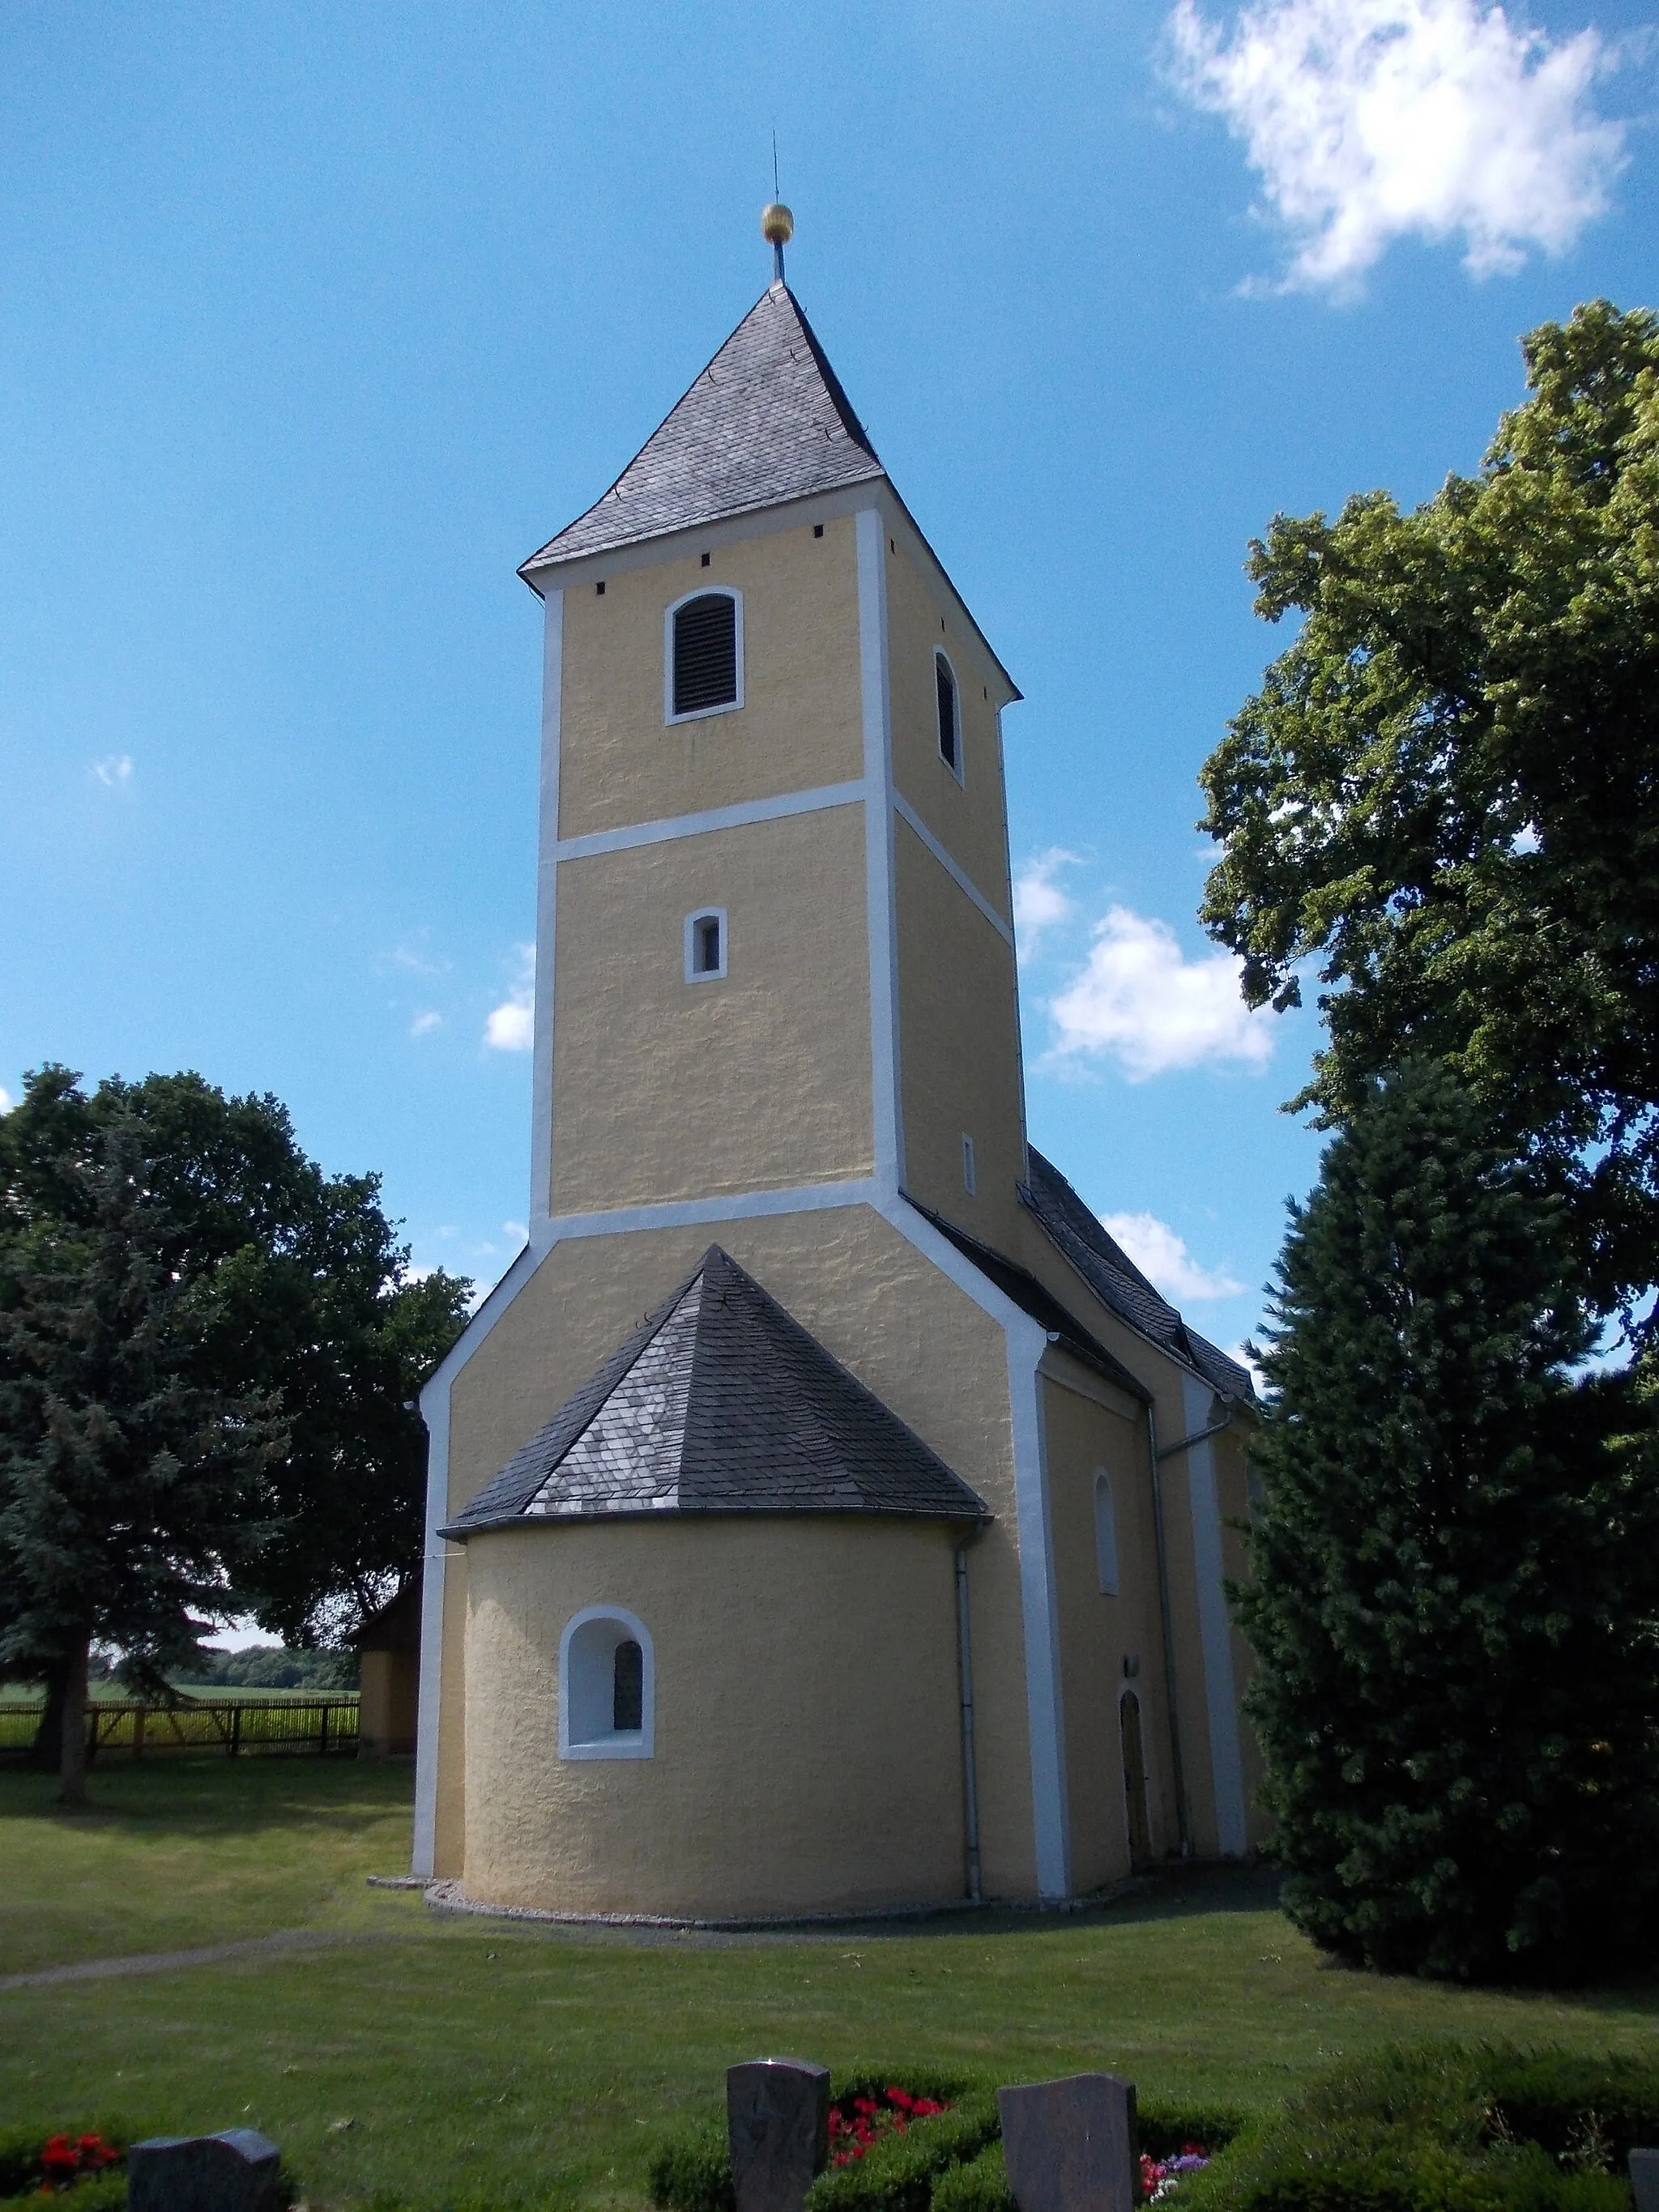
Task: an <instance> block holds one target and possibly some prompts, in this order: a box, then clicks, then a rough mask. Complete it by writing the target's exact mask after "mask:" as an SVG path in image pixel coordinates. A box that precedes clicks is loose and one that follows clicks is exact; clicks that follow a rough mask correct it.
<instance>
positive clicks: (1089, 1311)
mask: <svg viewBox="0 0 1659 2212" xmlns="http://www.w3.org/2000/svg"><path fill="white" fill-rule="evenodd" d="M1021 1213H1022V1219H1021V1224H1020V1233H1019V1242H1018V1247H1017V1249H1016V1253H1015V1256H1016V1257H1018V1259H1019V1260H1020V1261H1022V1262H1023V1263H1024V1266H1026V1267H1029V1268H1030V1271H1031V1273H1033V1274H1034V1275H1035V1276H1036V1278H1037V1279H1038V1281H1039V1282H1041V1283H1042V1284H1044V1285H1046V1286H1047V1287H1048V1289H1049V1290H1051V1291H1053V1292H1054V1295H1055V1297H1058V1298H1060V1300H1061V1301H1062V1303H1063V1304H1066V1306H1067V1307H1069V1309H1070V1310H1071V1311H1072V1312H1073V1313H1074V1314H1075V1315H1076V1316H1077V1317H1078V1319H1079V1321H1080V1322H1083V1324H1084V1325H1085V1328H1088V1329H1090V1330H1091V1332H1092V1334H1094V1335H1095V1336H1096V1337H1097V1338H1098V1340H1100V1342H1101V1343H1102V1344H1103V1345H1104V1346H1105V1347H1106V1349H1107V1350H1108V1351H1109V1352H1111V1353H1112V1354H1113V1355H1114V1356H1115V1358H1118V1359H1120V1360H1121V1361H1122V1363H1123V1364H1124V1366H1126V1367H1127V1369H1128V1370H1129V1372H1130V1373H1131V1374H1132V1375H1133V1376H1135V1378H1136V1380H1137V1381H1138V1382H1139V1383H1142V1384H1143V1385H1144V1386H1145V1387H1146V1389H1149V1390H1150V1391H1151V1392H1152V1400H1153V1414H1154V1418H1155V1419H1156V1422H1157V1426H1158V1441H1159V1443H1160V1445H1164V1444H1169V1443H1174V1442H1175V1441H1176V1439H1177V1438H1178V1437H1182V1436H1184V1435H1186V1433H1187V1429H1188V1424H1187V1419H1186V1413H1185V1409H1184V1407H1183V1404H1182V1369H1181V1368H1180V1367H1179V1366H1177V1364H1176V1362H1175V1361H1174V1360H1172V1359H1170V1358H1168V1357H1167V1355H1165V1354H1164V1352H1160V1351H1159V1350H1158V1347H1157V1346H1154V1345H1152V1344H1149V1343H1148V1342H1147V1341H1146V1339H1145V1338H1144V1337H1141V1336H1139V1335H1137V1334H1136V1333H1135V1332H1134V1330H1133V1329H1131V1328H1127V1327H1126V1326H1125V1324H1124V1323H1123V1322H1121V1321H1120V1320H1119V1319H1118V1317H1117V1316H1116V1315H1115V1313H1113V1312H1112V1311H1111V1310H1110V1309H1109V1307H1106V1306H1104V1305H1103V1304H1101V1303H1100V1301H1099V1300H1098V1299H1097V1297H1095V1295H1094V1293H1093V1292H1092V1291H1091V1290H1090V1289H1089V1287H1088V1285H1086V1283H1085V1280H1084V1279H1083V1277H1082V1276H1081V1275H1079V1273H1077V1272H1076V1270H1075V1269H1074V1268H1073V1267H1071V1266H1070V1264H1069V1263H1068V1262H1067V1261H1066V1260H1065V1259H1064V1258H1063V1257H1062V1256H1061V1255H1060V1253H1059V1252H1057V1251H1056V1250H1055V1249H1054V1246H1053V1245H1052V1244H1051V1243H1049V1242H1048V1238H1047V1237H1045V1236H1044V1235H1043V1233H1042V1230H1041V1229H1040V1228H1039V1227H1038V1226H1037V1225H1036V1222H1035V1221H1034V1220H1033V1219H1032V1218H1031V1217H1030V1214H1029V1213H1027V1212H1025V1211H1024V1209H1023V1208H1022V1209H1021ZM1224 1464H1225V1462H1222V1461H1221V1460H1219V1459H1218V1462H1217V1473H1218V1489H1219V1495H1220V1500H1221V1510H1222V1515H1223V1517H1224V1520H1225V1518H1226V1517H1227V1516H1230V1515H1231V1514H1233V1513H1234V1512H1236V1511H1237V1510H1242V1505H1243V1478H1242V1474H1240V1476H1239V1477H1238V1478H1237V1483H1236V1485H1235V1486H1231V1487H1230V1486H1229V1484H1228V1482H1227V1480H1225V1478H1224V1477H1222V1473H1221V1470H1222V1468H1223V1466H1224ZM1162 1480H1163V1489H1164V1530H1165V1536H1166V1541H1167V1547H1168V1553H1169V1565H1170V1626H1171V1632H1172V1636H1173V1639H1174V1644H1175V1653H1176V1684H1175V1706H1176V1721H1177V1724H1178V1728H1179V1732H1180V1737H1181V1752H1182V1770H1183V1772H1184V1775H1185V1778H1186V1784H1187V1805H1188V1820H1189V1822H1190V1825H1191V1831H1192V1842H1193V1848H1194V1852H1195V1853H1196V1855H1197V1856H1198V1857H1200V1858H1212V1857H1215V1856H1216V1854H1217V1851H1218V1848H1219V1844H1218V1827H1217V1821H1216V1809H1215V1785H1214V1779H1213V1771H1212V1765H1211V1759H1210V1720H1209V1706H1208V1703H1207V1699H1206V1689H1205V1675H1204V1643H1203V1635H1202V1632H1201V1630H1200V1622H1199V1610H1198V1591H1197V1582H1196V1570H1195V1566H1194V1556H1193V1516H1192V1500H1191V1494H1190V1492H1189V1491H1188V1479H1187V1462H1186V1459H1185V1456H1184V1455H1181V1454H1176V1455H1175V1456H1174V1457H1173V1458H1171V1459H1167V1460H1165V1461H1164V1463H1163V1469H1162ZM1236 1500H1237V1503H1236V1502H1235V1501H1236ZM1227 1542H1228V1540H1227V1538H1226V1537H1225V1533H1224V1559H1225V1564H1226V1565H1227V1568H1228V1571H1230V1572H1231V1571H1234V1570H1235V1569H1236V1568H1237V1566H1238V1565H1240V1564H1241V1556H1240V1554H1239V1553H1237V1552H1236V1551H1234V1550H1232V1549H1230V1548H1227ZM1240 1641H1241V1639H1240V1638H1238V1636H1237V1632H1236V1631H1235V1632H1233V1637H1232V1648H1233V1652H1234V1667H1235V1680H1236V1681H1237V1682H1238V1683H1239V1684H1241V1685H1242V1683H1243V1680H1244V1676H1243V1674H1242V1673H1240V1672H1239V1671H1238V1656H1237V1655H1238V1649H1239V1644H1240ZM1142 1707H1143V1714H1144V1718H1145V1732H1146V1759H1147V1765H1148V1768H1149V1770H1151V1771H1154V1772H1155V1771H1158V1767H1159V1765H1160V1764H1162V1763H1165V1762H1167V1759H1168V1743H1169V1737H1168V1718H1167V1710H1166V1709H1165V1708H1164V1706H1163V1705H1161V1704H1159V1705H1158V1706H1157V1707H1156V1708H1154V1706H1153V1704H1152V1701H1151V1700H1149V1699H1143V1700H1142ZM1239 1726H1240V1741H1241V1747H1243V1741H1244V1738H1245V1737H1246V1736H1248V1734H1249V1724H1248V1723H1246V1722H1244V1721H1243V1720H1242V1719H1241V1721H1240V1723H1239ZM1245 1759H1246V1781H1247V1784H1248V1781H1249V1772H1250V1769H1249V1752H1248V1751H1247V1752H1246V1753H1245Z"/></svg>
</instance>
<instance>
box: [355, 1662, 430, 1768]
mask: <svg viewBox="0 0 1659 2212" xmlns="http://www.w3.org/2000/svg"><path fill="white" fill-rule="evenodd" d="M359 1666H360V1674H359V1683H360V1687H359V1690H358V1694H357V1750H358V1756H359V1757H360V1758H363V1759H385V1758H387V1757H388V1756H391V1755H392V1754H395V1753H401V1752H410V1751H413V1750H414V1748H415V1719H416V1707H417V1705H418V1704H419V1693H420V1668H419V1662H418V1660H417V1656H416V1654H415V1653H414V1652H413V1651H365V1652H364V1653H363V1655H362V1660H361V1661H360V1662H359Z"/></svg>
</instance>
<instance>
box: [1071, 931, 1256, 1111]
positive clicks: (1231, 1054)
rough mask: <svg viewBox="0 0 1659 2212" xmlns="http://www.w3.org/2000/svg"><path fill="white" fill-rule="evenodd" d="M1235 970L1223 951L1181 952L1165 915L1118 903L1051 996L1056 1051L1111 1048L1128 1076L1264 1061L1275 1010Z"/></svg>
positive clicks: (1074, 1053) (1079, 1053)
mask: <svg viewBox="0 0 1659 2212" xmlns="http://www.w3.org/2000/svg"><path fill="white" fill-rule="evenodd" d="M1238 969H1239V963H1238V962H1237V960H1236V959H1235V958H1234V957H1232V955H1231V953H1226V952H1216V953H1212V954H1211V955H1210V956H1209V957H1207V958H1205V959H1202V960H1188V959H1187V958H1186V957H1184V956H1183V954H1182V950H1181V947H1180V945H1178V944H1177V943H1176V934H1175V932H1174V931H1173V930H1172V929H1171V928H1170V926H1169V924H1168V923H1167V922H1164V921H1154V920H1151V919H1149V918H1148V917H1147V916H1146V915H1139V914H1134V913H1133V912H1131V910H1130V909H1129V908H1127V907H1123V906H1115V907H1113V908H1111V910H1110V912H1109V914H1108V915H1107V916H1106V918H1105V920H1104V921H1101V922H1098V923H1097V924H1096V927H1095V937H1094V943H1093V945H1092V946H1091V949H1090V952H1089V958H1088V961H1087V963H1086V964H1085V967H1084V969H1083V970H1082V972H1081V973H1080V974H1079V975H1077V976H1076V977H1074V978H1073V981H1072V982H1071V983H1070V984H1068V985H1067V987H1066V989H1065V990H1063V991H1062V992H1061V993H1060V994H1059V996H1058V997H1057V998H1054V999H1051V1000H1049V1001H1048V1012H1049V1014H1050V1016H1051V1017H1052V1018H1053V1021H1054V1030H1055V1037H1054V1052H1055V1054H1056V1055H1057V1056H1058V1057H1059V1058H1060V1059H1062V1060H1086V1059H1098V1058H1103V1057H1109V1058H1111V1059H1113V1060H1116V1061H1117V1063H1118V1065H1119V1066H1121V1068H1122V1070H1123V1072H1124V1073H1125V1074H1126V1075H1127V1076H1128V1078H1129V1079H1130V1080H1131V1081H1132V1082H1134V1083H1139V1082H1143V1081H1144V1080H1145V1079H1146V1077H1148V1076H1150V1075H1162V1074H1164V1073H1166V1072H1167V1071H1168V1070H1169V1069H1170V1068H1176V1067H1197V1066H1200V1065H1201V1064H1202V1063H1203V1062H1205V1061H1206V1060H1243V1061H1244V1062H1246V1064H1247V1065H1248V1066H1251V1067H1261V1066H1264V1065H1265V1064H1266V1062H1267V1060H1268V1059H1269V1058H1270V1057H1271V1055H1272V1053H1273V1030H1272V1019H1273V1018H1272V1016H1271V1015H1270V1014H1268V1013H1267V1012H1266V1011H1265V1010H1264V1009H1260V1008H1258V1009H1256V1010H1255V1011H1254V1012H1253V1011H1252V1010H1251V1009H1250V1008H1249V1007H1248V1006H1246V1005H1245V1004H1244V1001H1243V999H1241V998H1240V997H1239V995H1238Z"/></svg>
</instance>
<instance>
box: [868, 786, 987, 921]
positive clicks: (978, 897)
mask: <svg viewBox="0 0 1659 2212" xmlns="http://www.w3.org/2000/svg"><path fill="white" fill-rule="evenodd" d="M893 806H894V809H895V811H896V813H897V814H898V815H899V817H900V818H901V819H902V820H903V821H905V822H908V823H909V825H910V827H911V828H912V829H914V830H915V833H916V835H917V836H918V837H920V838H921V842H922V843H923V844H924V845H925V846H926V847H927V849H928V851H929V852H930V853H931V854H933V858H934V859H935V860H937V861H938V862H939V866H940V867H942V868H943V869H944V871H945V874H946V875H947V876H949V877H950V878H951V882H952V883H953V884H955V885H956V887H957V890H960V891H964V892H966V894H967V896H969V898H970V899H971V900H972V901H973V902H974V904H975V906H976V907H977V908H979V910H980V912H981V914H982V915H984V916H985V919H986V920H987V921H988V922H989V923H990V925H991V927H992V928H993V929H994V930H995V932H996V933H997V935H998V936H999V937H1000V938H1001V939H1002V940H1003V942H1004V944H1005V945H1007V946H1008V947H1009V948H1010V950H1011V951H1012V946H1013V942H1014V930H1013V924H1012V922H1008V921H1004V920H1003V918H1002V916H1001V915H1000V914H999V913H998V912H997V910H996V908H994V906H993V905H992V903H991V902H990V900H989V899H987V897H986V896H985V894H984V893H983V891H981V890H980V889H979V888H978V886H977V885H976V884H975V883H974V881H973V879H972V878H970V877H969V874H968V872H967V871H966V870H965V869H963V868H961V867H958V866H957V863H956V862H955V861H954V860H952V859H951V855H950V854H948V853H947V852H946V851H945V848H944V846H943V845H941V844H940V843H939V839H938V838H937V837H935V836H934V835H933V831H932V830H931V829H929V828H928V827H927V823H925V822H924V821H923V820H922V818H921V815H919V814H918V813H917V812H916V810H915V807H914V806H912V805H911V804H910V802H909V800H908V799H907V798H906V797H905V796H904V793H902V791H896V792H895V793H893Z"/></svg>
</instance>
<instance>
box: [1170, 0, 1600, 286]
mask: <svg viewBox="0 0 1659 2212" xmlns="http://www.w3.org/2000/svg"><path fill="white" fill-rule="evenodd" d="M1169 31H1170V44H1171V48H1172V52H1173V70H1172V74H1173V76H1174V78H1175V81H1176V84H1177V85H1178V87H1179V88H1180V89H1181V90H1182V92H1184V93H1185V94H1187V96H1188V98H1189V99H1190V100H1193V101H1194V103H1195V104H1196V105H1197V106H1200V107H1203V108H1206V109H1208V110H1210V111H1211V112H1213V113H1215V114H1218V115H1223V116H1225V118H1226V119H1227V122H1228V125H1229V126H1230V127H1231V131H1232V132H1233V135H1234V136H1235V137H1238V138H1241V139H1243V142H1244V144H1245V148H1246V150H1247V158H1248V159H1249V163H1250V166H1251V167H1252V168H1254V169H1255V170H1256V171H1257V172H1258V173H1260V175H1261V180H1262V185H1263V188H1264V191H1265V195H1266V197H1267V204H1268V205H1269V207H1270V208H1271V210H1272V211H1273V214H1274V215H1276V216H1278V217H1279V220H1280V221H1281V222H1284V223H1285V225H1286V227H1287V228H1289V230H1290V232H1291V236H1292V238H1293V239H1294V240H1295V241H1296V245H1297V253H1296V258H1295V259H1294V261H1293V263H1292V264H1291V274H1290V278H1289V282H1290V283H1291V285H1292V286H1298V287H1304V288H1313V287H1317V286H1321V285H1332V286H1336V287H1338V288H1343V287H1346V288H1352V285H1353V283H1355V281H1356V280H1357V279H1358V277H1360V276H1363V274H1364V271H1365V270H1367V269H1369V268H1370V267H1371V265H1372V264H1373V263H1375V262H1376V261H1377V260H1378V259H1379V258H1381V256H1382V254H1383V252H1384V251H1385V250H1386V248H1387V247H1388V246H1389V244H1390V242H1391V241H1392V240H1395V239H1396V238H1403V237H1407V236H1417V237H1421V238H1427V239H1431V240H1442V239H1448V238H1453V237H1461V238H1462V241H1463V244H1464V248H1465V251H1464V266H1465V267H1466V268H1467V269H1468V270H1469V272H1470V273H1471V275H1473V276H1492V275H1493V274H1495V273H1500V272H1504V271H1509V270H1515V269H1517V268H1519V267H1520V265H1521V264H1522V261H1523V260H1524V259H1525V258H1526V254H1527V252H1528V248H1531V247H1534V246H1535V247H1541V248H1542V249H1543V251H1544V252H1547V253H1560V252H1564V251H1565V249H1566V248H1567V247H1568V246H1571V245H1572V244H1573V243H1574V241H1575V240H1577V237H1578V235H1579V234H1580V232H1581V231H1583V228H1584V227H1585V225H1586V224H1587V223H1589V222H1593V221H1594V220H1595V217H1596V216H1599V215H1601V214H1602V213H1604V212H1605V210H1606V209H1607V199H1608V191H1609V187H1610V186H1611V184H1612V181H1613V178H1614V177H1615V176H1616V175H1617V174H1618V173H1619V171H1620V169H1621V168H1622V167H1624V161H1625V155H1624V137H1625V133H1624V127H1623V125H1620V124H1618V123H1610V122H1607V121H1606V120H1605V119H1603V118H1601V116H1599V115H1598V114H1597V113H1596V112H1595V108H1594V106H1593V105H1592V103H1591V99H1590V91H1591V87H1592V86H1593V84H1594V83H1595V79H1596V78H1597V77H1598V76H1603V75H1605V74H1607V72H1608V71H1609V70H1611V69H1612V68H1613V66H1614V57H1613V54H1612V53H1611V52H1610V51H1609V49H1608V47H1607V46H1606V45H1605V44H1604V42H1603V41H1602V40H1601V38H1600V37H1599V36H1598V35H1597V33H1595V31H1593V30H1585V31H1580V32H1579V33H1577V36H1576V37H1573V38H1570V39H1567V40H1564V41H1562V42H1561V43H1559V44H1555V43H1553V42H1552V41H1551V40H1549V39H1547V38H1546V37H1545V36H1544V35H1543V33H1541V32H1537V31H1533V30H1529V29H1527V28H1526V27H1523V26H1521V25H1518V24H1517V25H1516V26H1514V27H1511V25H1510V21H1509V19H1508V17H1507V16H1506V15H1505V14H1504V10H1503V9H1502V8H1501V7H1496V6H1488V7H1482V6H1480V4H1479V0H1255V4H1253V5H1249V6H1246V7H1245V8H1243V9H1242V10H1241V12H1240V14H1239V15H1238V19H1237V23H1236V24H1235V25H1234V27H1232V29H1231V33H1227V32H1225V31H1224V29H1223V28H1222V27H1220V26H1218V25H1217V24H1215V23H1212V21H1209V20H1208V19H1207V18H1206V17H1205V16H1203V15H1200V13H1199V11H1198V9H1197V7H1196V5H1195V4H1194V0H1177V4H1176V8H1175V10H1174V12H1173V14H1172V15H1170V21H1169Z"/></svg>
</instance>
